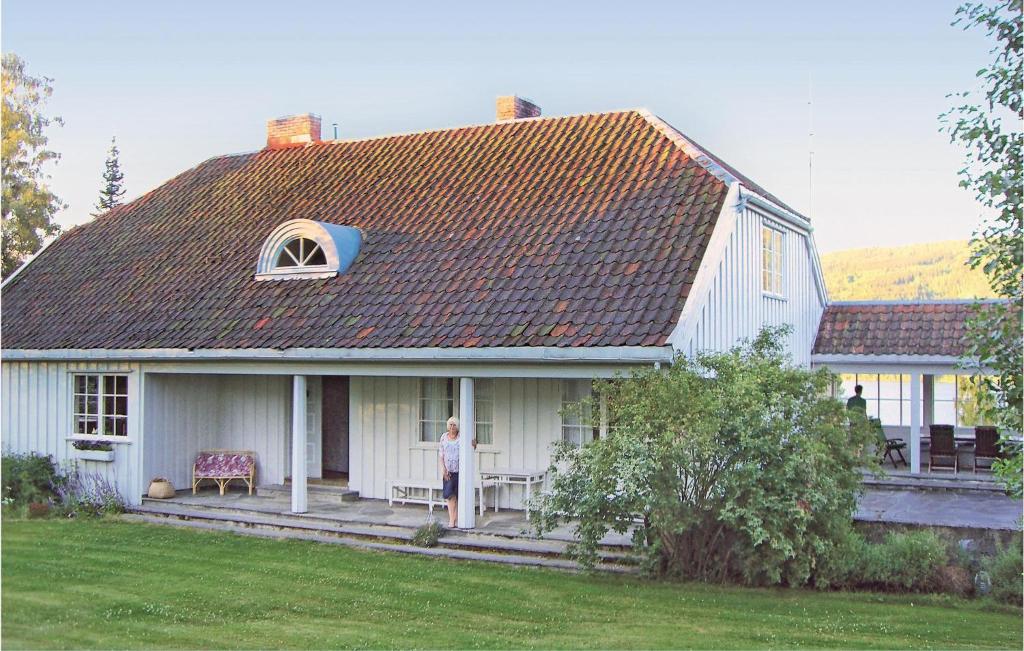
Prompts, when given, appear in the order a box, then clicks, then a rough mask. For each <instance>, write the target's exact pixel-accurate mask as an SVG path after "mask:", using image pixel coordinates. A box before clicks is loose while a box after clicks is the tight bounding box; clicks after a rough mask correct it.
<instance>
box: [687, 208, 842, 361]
mask: <svg viewBox="0 0 1024 651" xmlns="http://www.w3.org/2000/svg"><path fill="white" fill-rule="evenodd" d="M766 220H767V222H768V223H769V224H770V225H771V226H772V227H773V228H775V229H778V230H781V231H782V232H783V233H784V236H783V247H784V249H783V250H784V255H783V278H782V282H783V298H781V299H780V298H776V297H773V296H769V295H766V294H765V293H764V292H763V291H762V287H761V227H762V224H764V223H766ZM808 244H809V243H808V236H807V235H806V234H804V233H803V232H801V231H799V230H796V229H794V228H792V227H790V226H789V225H787V224H785V223H782V222H780V221H775V220H768V218H767V217H766V216H765V215H764V214H762V213H761V212H759V211H757V210H754V209H752V208H750V207H747V208H746V209H744V210H743V211H742V213H741V214H740V215H738V217H737V220H736V228H735V230H734V231H733V233H732V236H731V238H730V241H729V243H728V244H727V245H726V247H725V250H724V251H723V254H722V257H721V260H720V261H719V262H718V268H717V270H716V272H715V275H714V279H713V280H712V282H711V284H710V287H709V289H708V290H707V293H706V294H705V295H704V296H691V297H690V298H689V300H697V301H700V307H699V309H697V310H694V312H693V313H692V314H693V318H694V320H695V323H693V324H691V327H690V328H689V329H688V331H690V332H692V333H693V334H692V336H691V337H689V339H688V340H687V341H686V342H683V345H682V346H681V348H680V349H681V350H682V352H684V353H685V354H687V355H694V354H695V353H696V352H697V351H700V350H718V351H724V350H728V349H729V348H730V347H732V346H734V345H735V344H736V343H737V342H738V341H739V340H740V339H743V338H753V337H755V336H756V335H757V333H758V332H759V331H760V329H761V328H762V327H763V326H766V325H784V324H788V325H790V326H792V327H793V332H792V334H790V337H789V341H788V350H789V352H790V353H791V354H792V356H793V361H794V362H796V363H797V364H801V365H804V366H809V365H810V362H811V348H812V347H813V345H814V338H815V336H816V335H817V332H818V322H819V321H820V319H821V313H822V311H823V310H824V302H823V301H822V299H821V295H820V294H819V293H818V290H817V288H816V285H815V272H814V268H813V261H812V258H811V255H812V254H811V252H810V251H811V249H810V247H809V246H808Z"/></svg>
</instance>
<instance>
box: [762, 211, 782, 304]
mask: <svg viewBox="0 0 1024 651" xmlns="http://www.w3.org/2000/svg"><path fill="white" fill-rule="evenodd" d="M761 287H762V289H763V290H764V293H766V294H771V295H772V296H782V231H780V230H778V229H776V228H772V227H771V226H768V225H766V224H762V226H761Z"/></svg>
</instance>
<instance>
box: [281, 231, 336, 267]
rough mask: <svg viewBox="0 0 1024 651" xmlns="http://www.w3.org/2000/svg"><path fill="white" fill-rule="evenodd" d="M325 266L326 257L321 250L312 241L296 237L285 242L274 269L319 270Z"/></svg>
mask: <svg viewBox="0 0 1024 651" xmlns="http://www.w3.org/2000/svg"><path fill="white" fill-rule="evenodd" d="M326 265H327V256H326V255H325V254H324V250H323V248H321V246H320V245H319V244H318V243H317V242H316V241H314V240H311V239H309V238H306V237H296V238H295V239H293V240H290V241H289V242H287V243H286V244H285V245H284V246H283V247H282V248H281V253H279V254H278V255H277V260H276V261H275V262H274V269H287V270H292V269H308V268H310V267H314V268H317V269H319V268H320V267H325V266H326Z"/></svg>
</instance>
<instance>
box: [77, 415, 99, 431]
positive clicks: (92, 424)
mask: <svg viewBox="0 0 1024 651" xmlns="http://www.w3.org/2000/svg"><path fill="white" fill-rule="evenodd" d="M78 420H79V423H78V429H77V432H76V433H77V434H96V433H97V431H98V427H99V421H98V420H97V419H95V418H79V419H78Z"/></svg>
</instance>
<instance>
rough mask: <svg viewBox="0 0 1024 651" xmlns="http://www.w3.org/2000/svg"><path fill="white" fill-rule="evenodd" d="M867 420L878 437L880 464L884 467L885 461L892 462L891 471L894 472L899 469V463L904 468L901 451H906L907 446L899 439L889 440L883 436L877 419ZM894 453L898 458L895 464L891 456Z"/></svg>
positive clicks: (903, 458)
mask: <svg viewBox="0 0 1024 651" xmlns="http://www.w3.org/2000/svg"><path fill="white" fill-rule="evenodd" d="M868 420H869V421H870V422H871V425H872V427H874V428H875V432H876V434H877V435H878V443H879V446H878V449H879V452H880V453H881V456H882V460H881V462H882V464H883V465H884V464H885V460H886V459H889V461H892V467H893V470H895V469H896V468H899V464H901V463H902V464H903V465H904V466H906V465H907V460H906V458H905V457H904V456H903V450H906V449H907V444H906V443H904V442H903V439H901V438H891V439H890V438H886V436H885V429H884V428H883V427H882V421H880V420H879V419H877V418H870V419H868ZM894 452H895V453H896V455H898V456H899V458H900V460H899V462H897V461H896V457H894V456H893V453H894Z"/></svg>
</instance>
